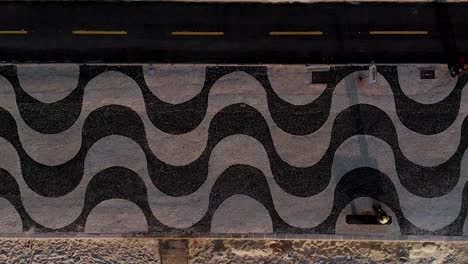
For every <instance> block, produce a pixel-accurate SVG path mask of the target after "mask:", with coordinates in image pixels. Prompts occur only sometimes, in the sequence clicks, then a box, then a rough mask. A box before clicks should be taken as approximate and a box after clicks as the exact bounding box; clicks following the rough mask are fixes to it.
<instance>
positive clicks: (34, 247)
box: [0, 238, 468, 264]
mask: <svg viewBox="0 0 468 264" xmlns="http://www.w3.org/2000/svg"><path fill="white" fill-rule="evenodd" d="M158 251H159V250H158V241H157V240H156V239H124V238H122V239H36V240H32V239H1V240H0V263H39V264H42V263H128V264H132V263H161V262H160V259H159V254H158ZM189 259H190V261H189V263H193V264H195V263H197V264H198V263H246V264H247V263H285V264H286V263H301V264H306V263H435V264H437V263H468V243H449V242H437V243H434V242H424V243H422V242H365V241H304V240H281V241H279V240H207V239H195V240H190V243H189Z"/></svg>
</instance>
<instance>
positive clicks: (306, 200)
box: [0, 135, 468, 230]
mask: <svg viewBox="0 0 468 264" xmlns="http://www.w3.org/2000/svg"><path fill="white" fill-rule="evenodd" d="M362 147H365V148H366V149H367V151H366V152H365V153H361V152H360V150H361V149H362ZM0 153H1V154H0V160H1V164H2V168H4V169H5V170H7V171H8V172H10V173H11V174H12V175H13V177H14V178H15V179H16V181H17V182H18V185H19V188H20V192H21V198H22V201H23V204H24V207H25V209H26V211H27V213H28V214H29V215H30V216H31V217H32V219H33V220H34V221H36V222H38V223H39V224H41V225H44V226H46V227H49V228H61V227H64V226H66V225H68V224H70V223H72V222H73V221H74V220H75V219H76V218H77V217H78V216H79V215H80V213H81V211H82V209H83V203H84V195H85V190H86V187H87V185H88V183H89V181H90V180H91V179H92V177H93V176H94V175H95V174H97V173H98V172H99V171H102V170H103V169H106V168H109V167H112V166H123V167H126V168H128V169H131V170H133V171H135V172H136V173H137V174H138V175H139V176H140V177H141V179H142V180H143V182H144V183H145V185H146V188H147V190H148V201H149V205H150V208H151V210H152V212H153V214H154V215H155V217H156V218H157V219H158V220H159V221H160V222H162V223H163V224H165V225H168V226H171V227H176V228H185V227H190V226H192V225H193V224H195V223H196V222H198V221H199V220H200V219H201V218H202V217H203V215H204V214H205V213H206V211H207V210H208V204H209V194H210V191H211V190H212V187H213V185H214V183H215V181H216V179H217V178H218V177H219V175H221V174H222V172H223V171H224V170H226V169H227V168H228V167H230V166H232V165H236V164H245V165H250V166H254V167H256V168H258V169H260V170H261V171H262V172H263V173H264V175H265V177H266V180H267V182H268V185H269V188H270V192H271V195H272V198H273V202H274V206H275V208H276V210H277V211H278V214H279V215H280V217H281V218H282V219H284V220H285V221H286V222H287V223H289V224H290V225H292V226H296V227H301V228H307V227H314V226H317V225H318V224H320V223H321V222H323V221H324V220H325V219H326V218H327V217H328V215H329V214H330V213H331V209H332V205H333V199H334V198H333V197H334V191H335V187H336V184H337V183H338V182H339V180H340V179H341V177H342V176H343V175H344V174H345V173H347V172H348V171H350V170H352V169H354V168H359V167H371V168H376V169H378V170H380V171H382V172H383V173H385V174H386V175H388V176H389V178H390V180H391V181H392V183H393V185H394V186H395V188H396V190H397V192H398V198H399V201H400V206H401V210H402V212H403V214H404V216H405V218H407V219H408V220H409V221H410V222H412V223H413V224H414V225H415V226H417V227H420V228H423V229H426V230H437V229H440V228H442V227H444V226H446V225H448V224H450V223H451V222H453V220H454V219H455V218H456V217H457V215H458V213H459V212H460V209H461V201H462V197H461V196H462V192H463V186H464V185H465V184H466V182H467V177H468V172H467V169H468V160H467V159H468V155H466V153H465V155H464V156H463V158H462V162H461V169H460V173H461V177H460V179H459V182H458V184H457V185H456V186H455V188H454V189H453V190H452V191H451V192H450V193H448V194H446V195H444V196H441V197H437V198H422V197H419V196H416V195H414V194H412V193H410V192H408V191H407V190H406V189H405V188H404V187H403V186H402V185H401V183H400V181H399V178H398V176H397V173H396V170H395V162H394V158H393V152H392V151H391V148H390V146H389V145H388V144H387V143H385V142H384V141H382V140H380V139H378V138H375V137H372V136H364V135H360V136H354V137H352V138H350V139H348V140H346V141H345V142H344V143H343V144H342V145H341V146H340V147H339V148H338V150H337V151H336V153H335V157H334V161H333V166H332V176H331V180H330V183H329V184H328V186H327V188H326V189H325V190H324V191H322V192H321V193H319V194H317V195H315V196H311V197H296V196H294V195H290V194H288V193H286V192H285V191H283V190H282V189H281V188H280V187H279V186H278V185H277V184H276V182H275V181H274V178H273V175H272V172H271V168H270V164H269V160H268V157H267V154H266V153H265V149H264V148H263V146H262V145H261V143H260V142H258V141H257V140H255V139H254V138H252V137H249V136H246V135H233V136H229V137H227V138H225V139H223V140H222V141H221V142H219V143H218V144H217V145H216V146H215V149H214V150H213V152H212V154H211V157H210V160H209V170H208V177H207V179H206V181H205V182H204V184H203V185H202V186H201V187H200V188H199V189H198V190H197V191H195V192H194V193H192V194H190V195H187V196H183V197H172V196H168V195H165V194H164V193H162V192H161V191H159V190H158V188H157V186H156V187H155V186H154V185H153V183H152V181H151V179H150V177H149V175H148V170H147V162H146V158H145V155H144V153H143V151H142V149H141V148H140V147H139V146H138V145H137V144H136V143H135V142H134V141H132V140H131V139H129V138H126V137H122V136H116V135H113V136H108V137H105V138H103V139H101V140H99V141H98V142H96V143H95V144H94V145H93V146H92V147H91V149H90V151H89V152H88V153H87V156H86V159H85V165H84V166H85V167H84V175H83V179H82V181H81V183H80V184H79V185H78V187H77V188H75V189H74V190H73V191H72V192H70V193H68V194H67V195H65V196H62V197H59V198H48V197H43V196H40V195H38V194H37V193H35V192H33V191H32V190H31V189H29V187H28V186H27V185H26V183H25V182H24V179H23V177H22V175H21V168H20V167H19V157H18V155H17V153H16V151H15V149H14V148H13V146H12V145H11V144H10V143H9V142H7V141H6V140H4V139H2V138H0ZM309 177H314V175H309ZM323 201H327V202H326V203H324V202H323ZM421 216H424V219H421Z"/></svg>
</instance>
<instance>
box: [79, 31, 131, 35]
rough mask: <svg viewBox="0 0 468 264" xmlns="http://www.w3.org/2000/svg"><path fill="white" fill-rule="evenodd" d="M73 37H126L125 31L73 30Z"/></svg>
mask: <svg viewBox="0 0 468 264" xmlns="http://www.w3.org/2000/svg"><path fill="white" fill-rule="evenodd" d="M72 34H74V35H127V34H128V32H127V31H125V30H73V31H72Z"/></svg>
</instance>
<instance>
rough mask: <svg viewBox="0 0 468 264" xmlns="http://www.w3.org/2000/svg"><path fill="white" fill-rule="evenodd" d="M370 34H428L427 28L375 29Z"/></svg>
mask: <svg viewBox="0 0 468 264" xmlns="http://www.w3.org/2000/svg"><path fill="white" fill-rule="evenodd" d="M369 34H370V35H427V34H429V32H428V31H425V30H413V31H411V30H374V31H369Z"/></svg>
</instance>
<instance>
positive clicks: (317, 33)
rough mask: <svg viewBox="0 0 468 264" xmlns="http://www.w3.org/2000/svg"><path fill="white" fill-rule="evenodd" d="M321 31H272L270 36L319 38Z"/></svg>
mask: <svg viewBox="0 0 468 264" xmlns="http://www.w3.org/2000/svg"><path fill="white" fill-rule="evenodd" d="M321 35H323V32H322V31H272V32H270V36H321Z"/></svg>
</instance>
